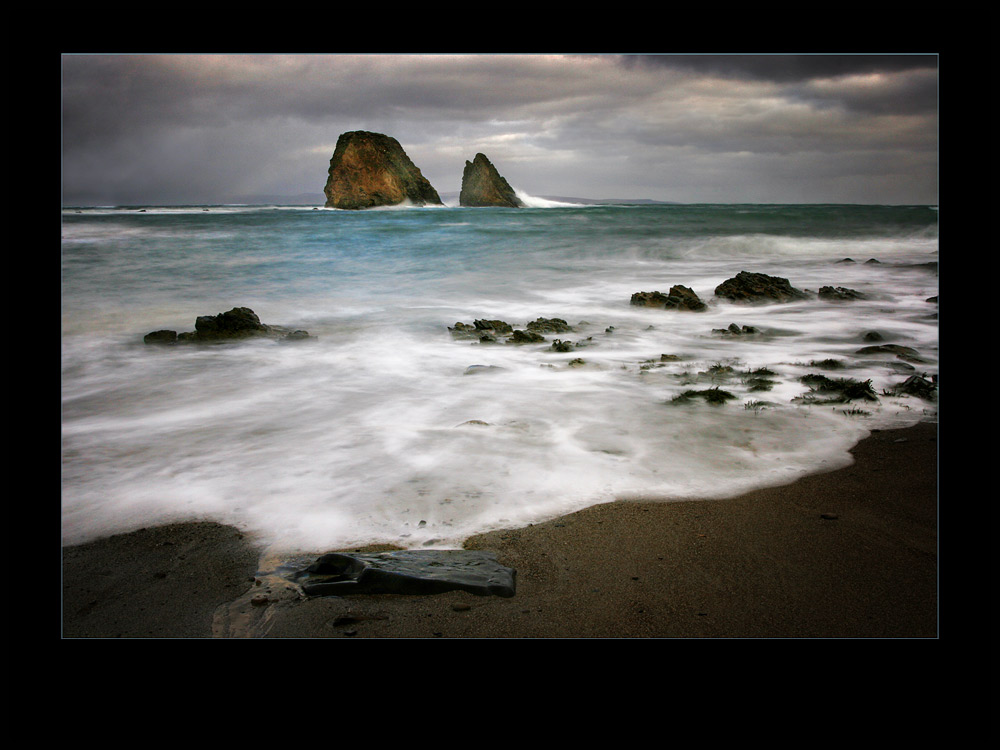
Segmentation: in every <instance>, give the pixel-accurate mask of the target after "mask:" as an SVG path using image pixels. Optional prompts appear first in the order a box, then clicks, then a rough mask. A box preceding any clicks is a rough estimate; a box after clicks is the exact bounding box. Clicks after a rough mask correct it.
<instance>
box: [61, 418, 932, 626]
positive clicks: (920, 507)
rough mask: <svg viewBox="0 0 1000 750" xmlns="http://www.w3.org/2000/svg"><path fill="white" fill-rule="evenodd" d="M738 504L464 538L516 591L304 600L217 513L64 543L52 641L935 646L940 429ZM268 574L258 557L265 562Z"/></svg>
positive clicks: (900, 436)
mask: <svg viewBox="0 0 1000 750" xmlns="http://www.w3.org/2000/svg"><path fill="white" fill-rule="evenodd" d="M852 453H853V455H854V457H855V462H854V463H853V464H852V465H851V466H848V467H846V468H843V469H838V470H836V471H832V472H827V473H823V474H815V475H812V476H809V477H805V478H803V479H801V480H799V481H797V482H795V483H793V484H790V485H786V486H782V487H772V488H767V489H763V490H758V491H754V492H750V493H748V494H745V495H742V496H740V497H736V498H728V499H721V500H697V501H683V502H659V501H656V500H635V501H619V502H614V503H608V504H604V505H599V506H594V507H591V508H588V509H586V510H583V511H580V512H578V513H573V514H571V515H568V516H565V517H562V518H559V519H555V520H552V521H549V522H547V523H543V524H536V525H533V526H529V527H527V528H523V529H513V530H506V531H496V532H491V533H488V534H483V535H481V536H477V537H474V538H472V539H470V540H468V542H467V543H466V545H465V546H466V547H467V548H469V549H481V550H489V551H492V552H494V553H496V555H497V557H498V559H499V561H500V562H501V563H502V564H504V565H506V566H508V567H512V568H514V569H516V571H517V594H516V596H514V597H511V598H501V597H495V596H490V597H479V596H475V595H472V594H469V593H465V592H458V591H456V592H448V593H444V594H437V595H433V596H398V595H357V596H345V597H327V598H314V599H305V598H303V597H302V596H301V595H300V593H299V592H298V591H297V589H296V588H295V587H294V586H293V585H292V584H290V583H287V582H285V581H283V580H281V579H278V578H276V577H273V576H266V575H262V574H261V570H260V568H261V565H262V563H261V555H262V553H263V550H262V549H261V548H260V547H259V546H258V545H256V544H255V542H254V540H253V539H251V538H250V537H248V536H246V535H244V534H242V533H240V532H239V531H238V530H236V529H233V528H230V527H226V526H220V525H218V524H214V523H186V524H178V525H173V526H164V527H158V528H150V529H144V530H141V531H137V532H133V533H129V534H121V535H117V536H114V537H110V538H107V539H102V540H98V541H96V542H93V543H88V544H84V545H79V546H75V547H67V548H64V549H63V608H62V614H63V631H62V632H63V636H64V637H65V638H115V637H127V638H171V637H175V638H187V637H193V638H200V637H205V638H209V637H213V636H214V637H238V638H254V637H266V638H934V637H936V636H937V635H938V597H937V594H938V565H937V562H938V555H937V553H938V542H937V467H938V455H937V427H936V425H933V424H920V425H917V426H915V427H911V428H907V429H904V430H889V431H879V432H874V433H873V434H872V435H871V437H869V438H868V439H866V440H864V441H862V442H861V443H859V444H858V446H856V447H855V449H854V450H853V451H852ZM265 567H266V566H265Z"/></svg>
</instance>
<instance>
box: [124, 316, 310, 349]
mask: <svg viewBox="0 0 1000 750" xmlns="http://www.w3.org/2000/svg"><path fill="white" fill-rule="evenodd" d="M261 337H262V338H271V339H277V340H281V341H295V340H299V339H308V338H311V336H310V335H309V333H308V332H307V331H302V330H291V329H288V328H285V327H284V326H273V325H266V324H264V323H261V322H260V318H258V317H257V313H255V312H254V311H253V310H251V309H250V308H249V307H234V308H233V309H232V310H229V311H228V312H223V313H219V314H218V315H199V316H198V318H196V319H195V321H194V331H190V332H185V333H177V331H171V330H166V329H161V330H159V331H153V332H151V333H147V334H146V335H145V336H144V337H143V339H142V340H143V341H144V342H145V343H147V344H190V343H195V344H215V343H220V342H226V341H238V340H241V339H249V338H261Z"/></svg>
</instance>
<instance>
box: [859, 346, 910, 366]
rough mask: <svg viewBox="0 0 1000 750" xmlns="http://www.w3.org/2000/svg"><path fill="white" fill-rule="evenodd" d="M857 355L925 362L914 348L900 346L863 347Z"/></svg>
mask: <svg viewBox="0 0 1000 750" xmlns="http://www.w3.org/2000/svg"><path fill="white" fill-rule="evenodd" d="M855 354H864V355H872V354H891V355H893V356H895V357H898V358H899V359H901V360H903V361H904V362H915V363H917V364H922V363H923V362H924V361H925V360H923V359H921V358H920V352H918V351H917V350H916V349H914V348H913V347H912V346H900V345H899V344H879V345H877V346H863V347H861V348H860V349H858V350H857V351H856V352H855Z"/></svg>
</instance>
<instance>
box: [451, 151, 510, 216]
mask: <svg viewBox="0 0 1000 750" xmlns="http://www.w3.org/2000/svg"><path fill="white" fill-rule="evenodd" d="M458 203H459V205H461V206H507V207H509V208H521V207H522V206H524V203H522V202H521V199H520V198H518V197H517V195H516V194H515V193H514V189H513V188H512V187H511V186H510V185H509V184H507V180H505V179H504V178H503V177H502V176H501V175H500V173H499V172H497V169H496V167H494V166H493V164H491V163H490V160H489V159H487V158H486V156H485V155H483V154H476V158H475V159H474V160H473V161H467V162H465V171H464V172H463V173H462V192H461V193H460V194H459V196H458Z"/></svg>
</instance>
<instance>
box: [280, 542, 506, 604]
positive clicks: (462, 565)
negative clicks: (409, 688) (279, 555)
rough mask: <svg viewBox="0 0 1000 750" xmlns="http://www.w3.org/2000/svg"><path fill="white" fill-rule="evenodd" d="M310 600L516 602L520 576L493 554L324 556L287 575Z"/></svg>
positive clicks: (446, 552)
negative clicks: (456, 597) (464, 595)
mask: <svg viewBox="0 0 1000 750" xmlns="http://www.w3.org/2000/svg"><path fill="white" fill-rule="evenodd" d="M287 577H288V578H290V579H291V580H293V581H295V582H296V583H298V584H299V585H300V586H301V588H302V591H303V592H304V593H305V594H306V596H345V595H350V594H404V595H407V594H410V595H422V594H440V593H443V592H445V591H454V590H460V591H467V592H468V593H470V594H475V595H476V596H502V597H511V596H514V593H515V578H516V571H515V570H514V569H512V568H508V567H505V566H503V565H500V563H499V562H497V558H496V555H494V554H493V553H492V552H482V551H476V550H399V551H396V552H381V553H375V554H352V555H348V554H341V553H338V552H331V553H329V554H326V555H322V556H321V557H319V558H318V559H317V560H316V561H315V562H313V563H312V564H311V565H309V566H308V567H307V568H305V569H301V570H296V571H292V572H291V573H290V575H288V576H287Z"/></svg>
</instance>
